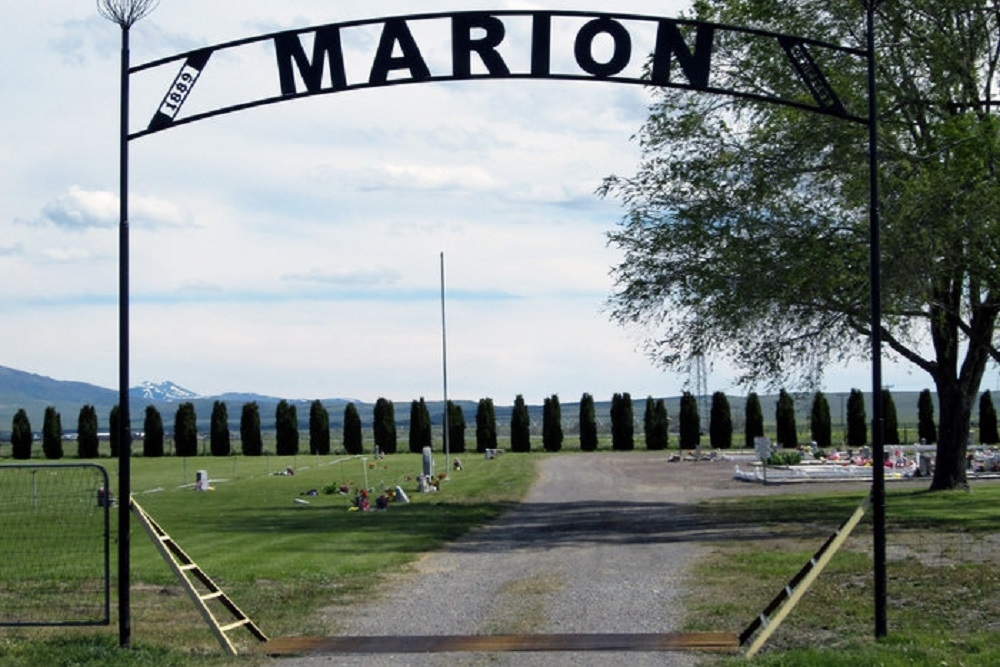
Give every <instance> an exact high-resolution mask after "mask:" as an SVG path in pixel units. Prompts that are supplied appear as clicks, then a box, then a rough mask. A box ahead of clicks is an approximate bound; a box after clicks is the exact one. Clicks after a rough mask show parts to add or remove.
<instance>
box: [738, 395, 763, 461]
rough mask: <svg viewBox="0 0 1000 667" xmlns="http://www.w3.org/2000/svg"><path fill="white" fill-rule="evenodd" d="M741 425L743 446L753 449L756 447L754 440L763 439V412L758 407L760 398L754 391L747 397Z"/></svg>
mask: <svg viewBox="0 0 1000 667" xmlns="http://www.w3.org/2000/svg"><path fill="white" fill-rule="evenodd" d="M743 423H744V431H743V432H744V434H745V436H746V440H745V443H744V445H743V446H744V447H746V448H747V449H753V448H754V447H755V446H756V444H755V442H754V440H755V439H756V438H763V437H764V411H763V410H762V409H761V407H760V396H758V395H757V392H755V391H752V392H750V394H749V395H748V396H747V404H746V408H745V409H744V419H743Z"/></svg>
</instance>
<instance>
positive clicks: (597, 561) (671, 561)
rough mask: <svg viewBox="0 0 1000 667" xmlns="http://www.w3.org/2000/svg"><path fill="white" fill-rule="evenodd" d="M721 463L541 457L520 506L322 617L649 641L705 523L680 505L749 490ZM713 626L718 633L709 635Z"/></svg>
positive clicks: (308, 664) (471, 659)
mask: <svg viewBox="0 0 1000 667" xmlns="http://www.w3.org/2000/svg"><path fill="white" fill-rule="evenodd" d="M732 470H733V464H732V463H725V462H697V463H688V462H683V463H678V462H673V463H671V462H669V461H668V455H665V454H662V453H640V452H636V453H634V454H630V455H621V454H619V455H614V454H600V453H597V454H580V455H563V456H556V457H550V458H547V459H545V460H544V461H542V463H541V475H540V479H539V481H538V483H537V484H536V485H535V486H534V488H533V489H532V491H531V492H530V494H529V496H528V498H527V499H526V500H525V502H524V503H523V504H521V505H519V506H518V507H517V508H516V509H514V510H512V511H510V512H509V513H507V514H506V515H505V516H503V517H502V518H501V519H499V520H498V521H496V522H494V523H493V524H490V525H488V526H485V527H482V528H480V529H477V530H475V531H473V532H472V533H470V534H469V535H467V536H466V537H464V538H462V539H461V540H459V541H457V542H455V543H454V544H452V545H451V546H450V547H448V548H447V549H445V550H442V551H439V552H435V553H433V554H430V555H428V556H426V557H424V558H423V559H421V560H420V561H419V562H417V563H416V564H415V565H414V567H413V571H412V572H408V573H407V574H404V575H399V576H394V577H392V578H391V579H390V581H389V582H388V583H387V584H386V586H385V587H384V590H382V591H381V594H380V595H379V596H377V599H376V600H375V601H373V602H372V603H371V604H370V605H368V606H360V607H359V606H354V607H351V608H350V609H345V608H331V609H328V610H326V613H328V614H331V615H333V617H334V618H335V619H336V621H337V623H338V624H340V623H341V622H342V623H343V631H342V633H341V634H344V635H352V636H383V635H455V634H516V633H533V634H562V633H659V632H677V631H679V630H680V623H681V616H682V610H681V609H680V607H679V600H680V598H681V595H682V594H683V593H684V585H685V581H686V575H687V574H688V571H689V568H690V567H691V565H692V564H693V563H694V561H695V559H696V558H697V556H698V555H699V553H700V550H701V549H702V547H701V546H700V542H702V541H704V540H705V539H706V537H708V534H709V533H710V531H711V527H708V526H704V525H700V524H699V523H698V521H697V520H695V519H693V517H692V515H691V512H690V509H689V508H688V507H686V504H688V503H690V502H692V501H694V500H698V499H701V498H704V497H707V496H709V495H722V494H726V493H727V492H733V490H735V489H737V488H739V489H740V490H741V492H743V493H745V492H747V491H750V492H753V491H752V489H754V488H755V487H754V485H748V484H746V483H740V482H734V481H733V480H732ZM720 629H721V630H726V629H728V628H720ZM698 662H699V656H698V655H697V654H692V653H646V652H589V653H587V652H551V653H525V652H522V653H436V654H378V655H344V654H339V655H332V656H312V657H298V658H276V659H274V661H273V664H274V665H275V667H315V666H318V665H414V666H424V665H487V664H488V665H519V666H520V665H526V666H534V665H539V666H540V665H546V666H549V665H553V666H557V665H573V666H574V667H583V666H587V665H594V666H595V667H596V666H598V665H600V666H602V667H603V666H604V665H608V664H622V665H664V664H669V665H678V666H681V667H684V666H687V665H697V664H698Z"/></svg>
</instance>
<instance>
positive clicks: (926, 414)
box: [917, 389, 937, 445]
mask: <svg viewBox="0 0 1000 667" xmlns="http://www.w3.org/2000/svg"><path fill="white" fill-rule="evenodd" d="M917 438H919V440H920V442H921V443H924V444H928V445H933V444H934V443H936V442H937V426H936V425H935V424H934V397H933V396H931V390H930V389H924V390H923V391H921V392H920V398H919V399H918V400H917Z"/></svg>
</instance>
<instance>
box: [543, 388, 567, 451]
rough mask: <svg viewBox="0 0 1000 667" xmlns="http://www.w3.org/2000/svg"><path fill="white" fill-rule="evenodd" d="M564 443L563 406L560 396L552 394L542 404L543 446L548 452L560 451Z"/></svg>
mask: <svg viewBox="0 0 1000 667" xmlns="http://www.w3.org/2000/svg"><path fill="white" fill-rule="evenodd" d="M562 445H563V427H562V406H561V405H560V404H559V397H558V396H557V395H556V394H552V396H551V397H549V398H546V399H545V403H544V404H543V406H542V448H543V449H545V451H547V452H558V451H559V450H561V449H562Z"/></svg>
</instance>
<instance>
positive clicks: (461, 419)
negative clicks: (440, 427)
mask: <svg viewBox="0 0 1000 667" xmlns="http://www.w3.org/2000/svg"><path fill="white" fill-rule="evenodd" d="M448 453H449V454H464V453H465V413H463V412H462V406H461V405H456V404H455V403H453V402H452V401H448Z"/></svg>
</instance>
